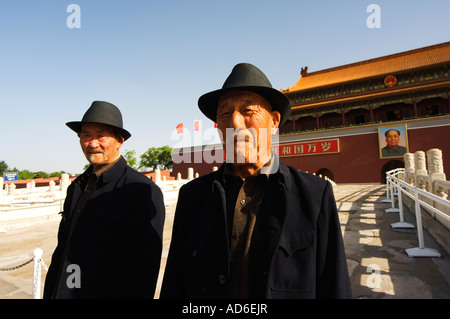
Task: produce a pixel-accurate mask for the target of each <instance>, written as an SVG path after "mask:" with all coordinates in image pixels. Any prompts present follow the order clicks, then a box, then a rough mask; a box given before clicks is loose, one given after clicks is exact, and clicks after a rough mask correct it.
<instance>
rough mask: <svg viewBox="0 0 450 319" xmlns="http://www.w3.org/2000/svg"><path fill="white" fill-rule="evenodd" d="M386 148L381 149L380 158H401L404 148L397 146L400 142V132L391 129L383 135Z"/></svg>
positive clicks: (404, 151)
mask: <svg viewBox="0 0 450 319" xmlns="http://www.w3.org/2000/svg"><path fill="white" fill-rule="evenodd" d="M384 136H385V137H386V146H385V147H383V148H382V149H381V157H394V156H403V154H405V153H406V147H404V146H401V145H398V143H399V141H400V131H398V130H395V129H392V130H388V131H386V132H385V133H384Z"/></svg>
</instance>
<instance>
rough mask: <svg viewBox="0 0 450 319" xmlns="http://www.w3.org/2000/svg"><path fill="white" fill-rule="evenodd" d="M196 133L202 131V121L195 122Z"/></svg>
mask: <svg viewBox="0 0 450 319" xmlns="http://www.w3.org/2000/svg"><path fill="white" fill-rule="evenodd" d="M194 131H200V121H195V122H194Z"/></svg>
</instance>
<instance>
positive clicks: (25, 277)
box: [0, 184, 450, 299]
mask: <svg viewBox="0 0 450 319" xmlns="http://www.w3.org/2000/svg"><path fill="white" fill-rule="evenodd" d="M334 193H335V197H336V202H337V206H338V210H339V218H340V221H341V227H342V232H343V237H344V243H345V246H346V254H347V261H348V265H349V273H350V277H351V283H352V290H353V298H357V299H384V298H389V299H393V298H403V299H429V298H435V299H448V298H450V257H449V256H448V255H447V254H446V253H445V252H444V251H443V250H442V249H440V247H439V246H437V244H436V243H435V242H434V241H433V239H432V238H431V236H429V235H428V234H427V232H426V231H425V232H424V234H425V246H426V247H429V248H435V249H437V250H438V251H439V252H440V253H441V255H442V257H441V258H410V257H408V256H407V255H406V253H405V249H406V248H411V247H417V246H418V240H417V235H416V231H415V230H414V229H411V230H393V229H392V228H391V227H390V225H391V224H392V223H394V222H398V221H399V216H398V214H396V213H391V214H387V213H385V212H384V210H385V209H386V208H389V207H390V204H386V203H382V202H381V201H382V200H383V199H384V198H385V196H386V195H385V186H384V185H380V184H340V185H337V186H335V187H334ZM165 199H166V205H167V206H166V213H167V216H166V225H165V227H164V229H165V232H164V238H163V241H164V250H163V256H162V260H161V271H160V278H159V281H158V286H157V292H156V294H155V297H156V298H157V297H158V296H159V288H160V285H161V278H162V275H163V272H164V267H165V262H166V258H167V252H168V247H169V244H170V236H171V232H170V230H171V227H172V223H173V216H174V212H175V204H176V193H175V192H170V193H167V194H166V195H165ZM405 218H406V219H407V221H408V222H410V223H413V224H415V219H414V216H413V215H412V214H411V213H407V212H405ZM58 224H59V216H57V215H56V216H55V217H54V218H45V219H42V220H40V221H39V222H35V223H34V224H31V225H30V224H27V225H20V224H14V223H11V224H8V225H1V226H2V227H4V228H6V230H7V232H6V233H0V247H1V248H0V268H5V267H11V266H15V265H18V264H20V263H22V262H24V261H27V260H29V259H30V258H31V257H32V252H33V250H34V249H35V248H41V249H43V251H44V255H43V260H44V262H45V263H46V265H49V263H50V259H51V254H52V252H53V250H54V248H55V246H56V234H57V230H58ZM32 276H33V263H30V264H28V265H26V266H24V267H22V268H19V269H17V270H12V271H6V272H5V271H0V299H28V298H31V289H32ZM44 278H45V271H44V270H42V280H41V281H42V283H43V282H44Z"/></svg>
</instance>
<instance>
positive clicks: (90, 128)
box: [78, 123, 123, 167]
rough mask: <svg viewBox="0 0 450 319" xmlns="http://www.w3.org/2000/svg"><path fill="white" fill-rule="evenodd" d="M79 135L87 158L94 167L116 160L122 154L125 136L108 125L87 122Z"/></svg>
mask: <svg viewBox="0 0 450 319" xmlns="http://www.w3.org/2000/svg"><path fill="white" fill-rule="evenodd" d="M78 137H79V138H80V145H81V149H82V150H83V153H84V155H85V156H86V159H87V160H88V161H89V163H91V164H92V165H94V167H99V166H102V165H106V164H109V163H111V162H114V161H115V160H116V159H117V158H118V157H119V155H120V151H119V149H120V147H121V146H122V144H123V138H122V137H121V136H118V135H117V133H116V132H115V131H114V129H113V128H112V127H110V126H108V125H103V124H94V123H85V124H83V125H82V128H81V132H80V133H78Z"/></svg>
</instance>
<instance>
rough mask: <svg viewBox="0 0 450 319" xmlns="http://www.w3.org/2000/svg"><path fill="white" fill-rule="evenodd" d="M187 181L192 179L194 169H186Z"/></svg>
mask: <svg viewBox="0 0 450 319" xmlns="http://www.w3.org/2000/svg"><path fill="white" fill-rule="evenodd" d="M187 179H188V180H192V179H194V169H193V168H192V167H189V168H188V178H187Z"/></svg>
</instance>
